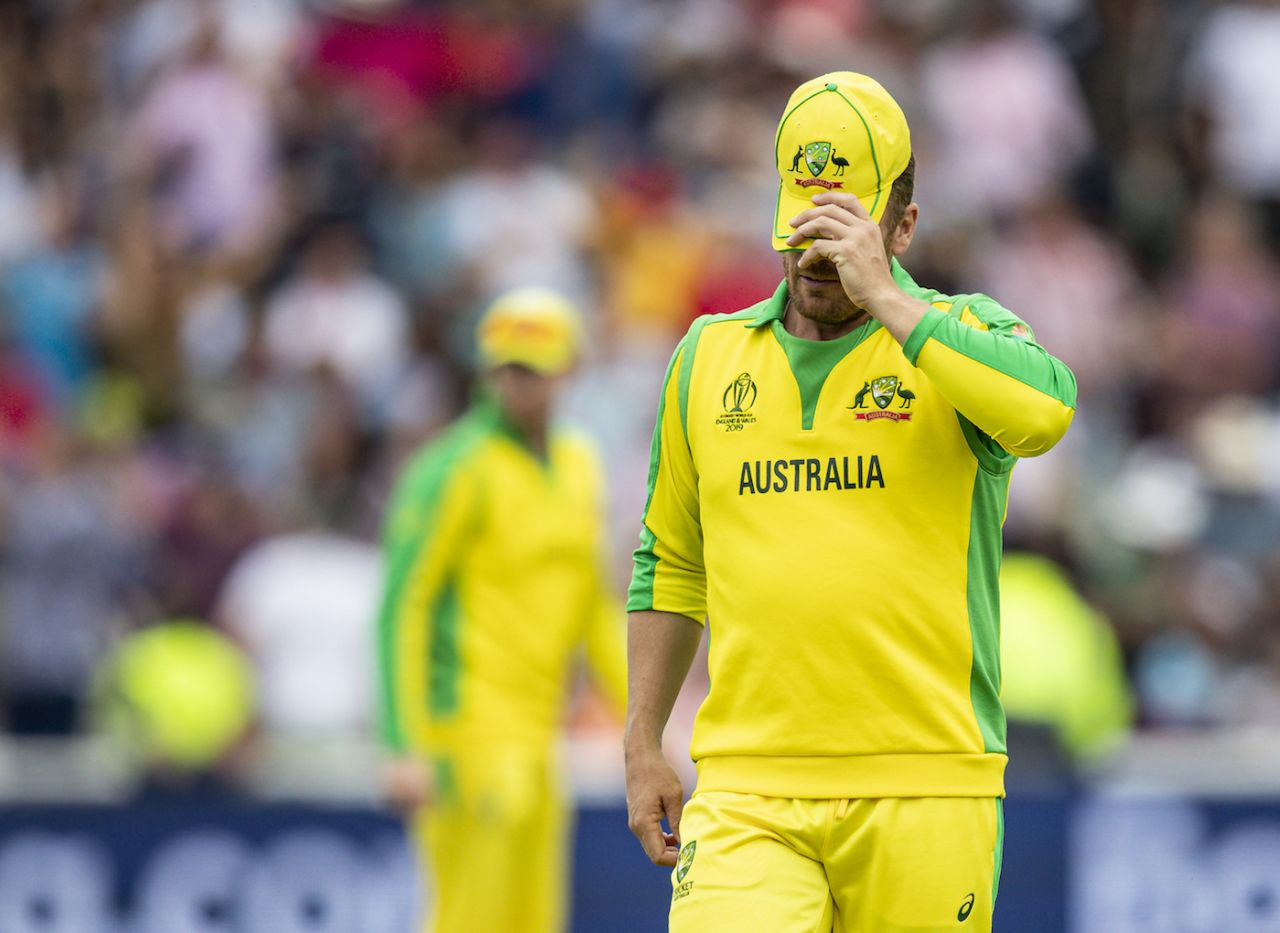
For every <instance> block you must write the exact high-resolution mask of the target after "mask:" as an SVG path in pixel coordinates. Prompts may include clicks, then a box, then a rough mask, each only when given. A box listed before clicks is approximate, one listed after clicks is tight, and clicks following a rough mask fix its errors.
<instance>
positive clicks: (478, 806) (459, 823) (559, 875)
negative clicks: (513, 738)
mask: <svg viewBox="0 0 1280 933" xmlns="http://www.w3.org/2000/svg"><path fill="white" fill-rule="evenodd" d="M435 764H436V784H435V793H434V798H433V800H432V802H431V804H430V805H429V806H427V807H424V808H423V810H422V812H420V813H419V814H418V816H417V817H416V819H415V821H414V823H415V825H414V835H415V837H416V839H417V842H418V848H419V851H420V853H421V855H422V859H423V861H424V863H425V867H426V869H427V885H426V887H427V892H428V893H427V897H428V901H429V903H430V909H429V911H428V920H427V923H426V927H425V929H426V931H427V933H564V931H565V928H566V927H565V919H566V907H565V899H566V892H565V888H566V884H567V878H568V846H569V830H570V820H569V809H568V806H567V804H566V801H565V792H564V788H563V786H562V783H561V780H560V775H559V767H558V763H557V762H555V761H553V760H551V758H550V756H549V755H547V754H545V753H543V754H537V753H530V752H527V751H525V750H522V749H500V750H494V749H486V750H485V751H484V753H483V754H480V753H477V752H476V751H475V750H469V751H467V752H464V753H459V754H451V755H447V756H441V757H438V758H437V759H436V761H435Z"/></svg>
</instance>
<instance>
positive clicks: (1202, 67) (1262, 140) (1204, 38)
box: [1187, 4, 1280, 198]
mask: <svg viewBox="0 0 1280 933" xmlns="http://www.w3.org/2000/svg"><path fill="white" fill-rule="evenodd" d="M1278 56H1280V7H1275V6H1263V5H1261V4H1257V5H1254V4H1229V5H1227V6H1223V7H1221V8H1219V9H1218V10H1215V11H1214V12H1213V14H1212V15H1210V16H1209V18H1208V21H1207V22H1206V23H1205V25H1204V28H1203V29H1202V30H1200V32H1199V35H1198V40H1197V41H1196V43H1195V45H1194V46H1193V47H1192V51H1191V55H1190V58H1189V59H1188V75H1187V78H1188V84H1189V88H1188V89H1189V92H1190V94H1191V95H1192V96H1193V98H1195V99H1196V101H1197V102H1198V103H1199V104H1200V105H1201V106H1203V107H1205V108H1206V109H1207V110H1208V114H1209V118H1210V121H1211V124H1212V126H1211V129H1210V146H1211V149H1212V154H1213V159H1214V161H1215V163H1216V165H1217V168H1218V171H1219V173H1220V177H1221V180H1223V181H1225V182H1226V183H1227V184H1229V185H1231V186H1232V187H1234V188H1235V189H1236V190H1238V191H1240V192H1243V193H1245V194H1248V195H1252V196H1255V197H1258V196H1261V197H1271V198H1275V197H1280V80H1277V79H1276V73H1275V66H1276V59H1277V57H1278Z"/></svg>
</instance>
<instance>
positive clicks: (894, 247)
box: [887, 201, 920, 256]
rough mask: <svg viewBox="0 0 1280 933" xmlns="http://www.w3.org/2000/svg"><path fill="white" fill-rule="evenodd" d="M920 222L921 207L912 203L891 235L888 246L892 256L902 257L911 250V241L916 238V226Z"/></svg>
mask: <svg viewBox="0 0 1280 933" xmlns="http://www.w3.org/2000/svg"><path fill="white" fill-rule="evenodd" d="M919 221H920V205H919V204H917V203H915V202H914V201H912V202H911V203H910V204H908V205H907V209H906V210H905V211H903V212H902V219H901V220H899V221H898V226H897V227H895V228H894V229H893V231H892V232H891V233H890V234H889V238H888V242H887V245H888V247H889V253H890V255H892V256H901V255H902V254H903V253H905V252H906V251H907V250H908V249H910V248H911V241H912V240H914V239H915V236H916V224H917V223H919Z"/></svg>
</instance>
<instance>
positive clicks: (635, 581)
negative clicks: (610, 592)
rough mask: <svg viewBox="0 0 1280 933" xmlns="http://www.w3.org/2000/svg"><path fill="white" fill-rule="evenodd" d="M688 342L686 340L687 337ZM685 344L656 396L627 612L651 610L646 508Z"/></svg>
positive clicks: (652, 561)
mask: <svg viewBox="0 0 1280 933" xmlns="http://www.w3.org/2000/svg"><path fill="white" fill-rule="evenodd" d="M686 339H687V337H686ZM684 352H685V341H684V340H683V339H682V340H681V341H680V342H679V343H678V344H676V349H675V352H674V353H672V354H671V362H669V363H668V364H667V374H666V375H665V376H664V377H663V379H662V390H661V391H660V392H659V393H658V415H657V417H656V418H655V420H654V423H653V441H652V443H651V444H650V445H649V479H648V491H647V492H646V493H645V499H644V512H643V513H642V514H641V516H640V546H639V547H638V548H636V549H635V552H634V553H633V554H632V570H631V585H630V586H628V587H627V612H637V611H640V610H644V609H652V608H653V574H654V571H655V570H656V569H657V566H658V558H657V555H655V554H654V553H653V549H654V546H655V545H656V544H657V539H656V538H655V537H654V535H653V532H652V531H650V530H649V524H648V521H649V506H650V505H652V504H653V487H654V486H655V485H656V484H657V482H658V466H659V465H660V464H661V462H662V418H663V415H664V414H665V412H666V408H667V387H668V386H669V385H670V383H671V374H672V373H673V372H674V371H675V368H676V365H677V364H678V363H679V362H680V361H681V360H682V359H683V358H684V357H683V354H684Z"/></svg>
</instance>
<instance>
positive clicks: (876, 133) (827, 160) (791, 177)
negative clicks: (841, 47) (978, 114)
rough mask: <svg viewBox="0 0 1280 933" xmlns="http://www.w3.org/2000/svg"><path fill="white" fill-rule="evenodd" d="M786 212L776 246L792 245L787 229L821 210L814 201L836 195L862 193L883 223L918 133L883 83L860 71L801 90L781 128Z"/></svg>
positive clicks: (776, 222)
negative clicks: (913, 132)
mask: <svg viewBox="0 0 1280 933" xmlns="http://www.w3.org/2000/svg"><path fill="white" fill-rule="evenodd" d="M774 150H775V151H774V156H775V157H776V159H777V163H778V177H779V179H780V184H779V186H778V206H777V210H776V211H775V213H774V217H773V248H774V249H776V250H778V251H779V252H785V251H786V250H789V249H803V248H805V247H807V246H808V245H809V243H810V242H812V241H805V243H804V244H802V245H801V246H799V247H793V246H788V245H787V242H786V240H787V237H789V236H791V234H792V233H794V232H795V230H794V229H793V228H792V227H791V225H790V224H788V223H787V221H788V220H790V219H791V218H792V217H794V216H795V215H796V214H798V213H800V212H801V211H803V210H807V209H808V208H811V207H813V201H812V198H813V195H814V194H816V193H817V192H819V191H822V190H827V191H831V190H836V191H842V192H848V193H850V194H853V195H856V196H857V198H858V200H859V201H861V202H862V206H863V207H865V208H866V209H867V213H869V214H870V215H871V218H872V219H873V220H875V221H877V222H878V221H879V220H880V217H881V216H882V215H883V214H884V209H885V205H886V204H887V203H888V201H889V189H890V188H892V187H893V183H894V182H895V181H896V180H897V178H898V176H899V175H901V174H902V172H903V170H904V169H905V168H906V167H907V162H908V161H910V159H911V133H910V131H909V130H908V129H907V118H906V117H905V116H903V113H902V108H901V107H899V106H898V104H897V101H895V100H894V99H893V98H892V97H890V96H889V92H888V91H886V90H885V89H884V88H883V87H881V86H880V83H879V82H878V81H876V80H875V79H873V78H869V77H867V76H866V75H862V74H857V73H856V72H853V71H833V72H831V73H830V74H825V75H821V76H820V77H817V78H814V79H813V80H811V81H806V82H805V83H804V84H802V85H800V86H799V87H798V88H796V89H795V92H794V93H793V94H792V95H791V99H790V100H789V101H787V109H786V110H785V111H784V112H783V114H782V120H781V121H780V122H779V123H778V135H777V138H776V139H775V141H774Z"/></svg>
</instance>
